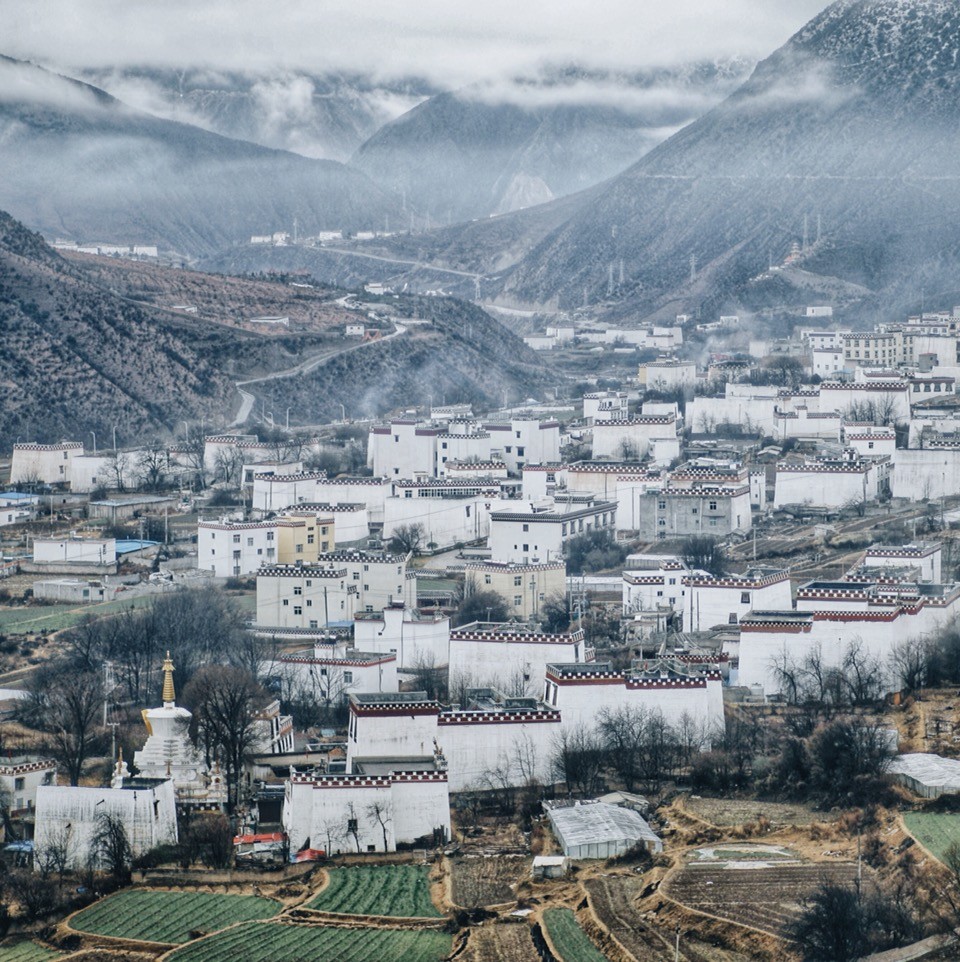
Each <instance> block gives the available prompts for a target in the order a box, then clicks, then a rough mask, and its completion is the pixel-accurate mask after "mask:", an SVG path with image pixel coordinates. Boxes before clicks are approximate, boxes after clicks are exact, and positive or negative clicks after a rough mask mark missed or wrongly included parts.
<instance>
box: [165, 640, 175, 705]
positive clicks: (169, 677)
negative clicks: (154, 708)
mask: <svg viewBox="0 0 960 962" xmlns="http://www.w3.org/2000/svg"><path fill="white" fill-rule="evenodd" d="M176 699H177V694H176V692H175V691H174V689H173V662H172V661H171V660H170V652H169V651H168V652H167V657H166V658H165V659H164V662H163V703H164V705H167V704H171V705H172V704H173V703H174V702H175V701H176Z"/></svg>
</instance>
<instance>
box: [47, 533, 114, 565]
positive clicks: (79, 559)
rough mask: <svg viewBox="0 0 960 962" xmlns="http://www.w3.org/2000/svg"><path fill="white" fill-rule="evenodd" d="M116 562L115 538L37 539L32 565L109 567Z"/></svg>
mask: <svg viewBox="0 0 960 962" xmlns="http://www.w3.org/2000/svg"><path fill="white" fill-rule="evenodd" d="M116 560H117V542H116V539H115V538H101V539H98V538H76V537H67V538H37V539H35V540H34V542H33V563H34V564H38V565H44V564H46V565H65V564H84V565H110V564H113V563H114V562H115V561H116Z"/></svg>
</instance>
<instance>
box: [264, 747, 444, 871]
mask: <svg viewBox="0 0 960 962" xmlns="http://www.w3.org/2000/svg"><path fill="white" fill-rule="evenodd" d="M283 827H284V831H285V832H286V833H287V837H288V839H289V842H290V851H291V852H298V851H301V850H303V849H306V848H313V849H319V850H321V851H323V852H326V853H327V854H328V855H338V854H341V853H356V852H358V851H360V852H395V851H396V850H397V845H398V844H399V845H408V846H412V845H414V844H415V843H419V844H420V845H424V846H429V847H430V848H433V847H435V846H437V845H443V844H444V843H445V842H447V841H448V840H449V838H450V791H449V783H448V781H447V774H446V772H445V771H443V770H442V769H438V768H437V767H436V766H435V765H434V764H433V757H432V756H428V757H427V758H425V759H424V758H420V759H413V758H411V759H397V760H394V761H390V762H383V763H379V764H372V765H370V764H367V765H364V764H359V765H357V767H356V770H354V771H352V772H351V774H344V775H311V774H304V775H301V774H294V775H293V776H292V777H291V778H290V779H289V781H287V782H286V788H285V795H284V803H283Z"/></svg>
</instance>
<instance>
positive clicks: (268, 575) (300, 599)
mask: <svg viewBox="0 0 960 962" xmlns="http://www.w3.org/2000/svg"><path fill="white" fill-rule="evenodd" d="M359 595H360V589H359V586H358V584H357V582H355V581H353V580H352V579H351V578H349V577H348V572H347V568H346V567H345V566H343V565H341V566H336V565H332V564H326V563H321V562H319V561H315V562H313V563H307V564H288V565H272V566H269V565H265V566H264V567H262V568H261V569H259V571H258V572H257V625H258V626H259V627H260V628H320V627H327V626H328V625H330V624H332V623H334V622H343V621H349V620H351V619H352V618H353V615H354V612H355V611H356V610H357V603H358V600H359Z"/></svg>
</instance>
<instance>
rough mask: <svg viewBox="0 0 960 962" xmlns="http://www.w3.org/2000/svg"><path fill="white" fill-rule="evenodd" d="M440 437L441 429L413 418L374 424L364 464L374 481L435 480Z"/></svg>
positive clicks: (488, 454)
mask: <svg viewBox="0 0 960 962" xmlns="http://www.w3.org/2000/svg"><path fill="white" fill-rule="evenodd" d="M442 433H444V429H443V427H441V426H440V425H439V424H433V423H432V422H423V421H420V420H418V419H416V418H395V419H394V420H392V421H391V422H390V423H389V424H375V425H374V426H373V427H372V428H370V435H369V439H368V442H367V464H368V465H369V466H370V467H371V468H372V469H373V473H374V475H375V476H377V477H387V478H417V477H420V478H432V477H435V476H436V470H437V447H438V438H439V436H440V435H441V434H442ZM489 456H490V453H489V450H488V451H487V457H488V458H489Z"/></svg>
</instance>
